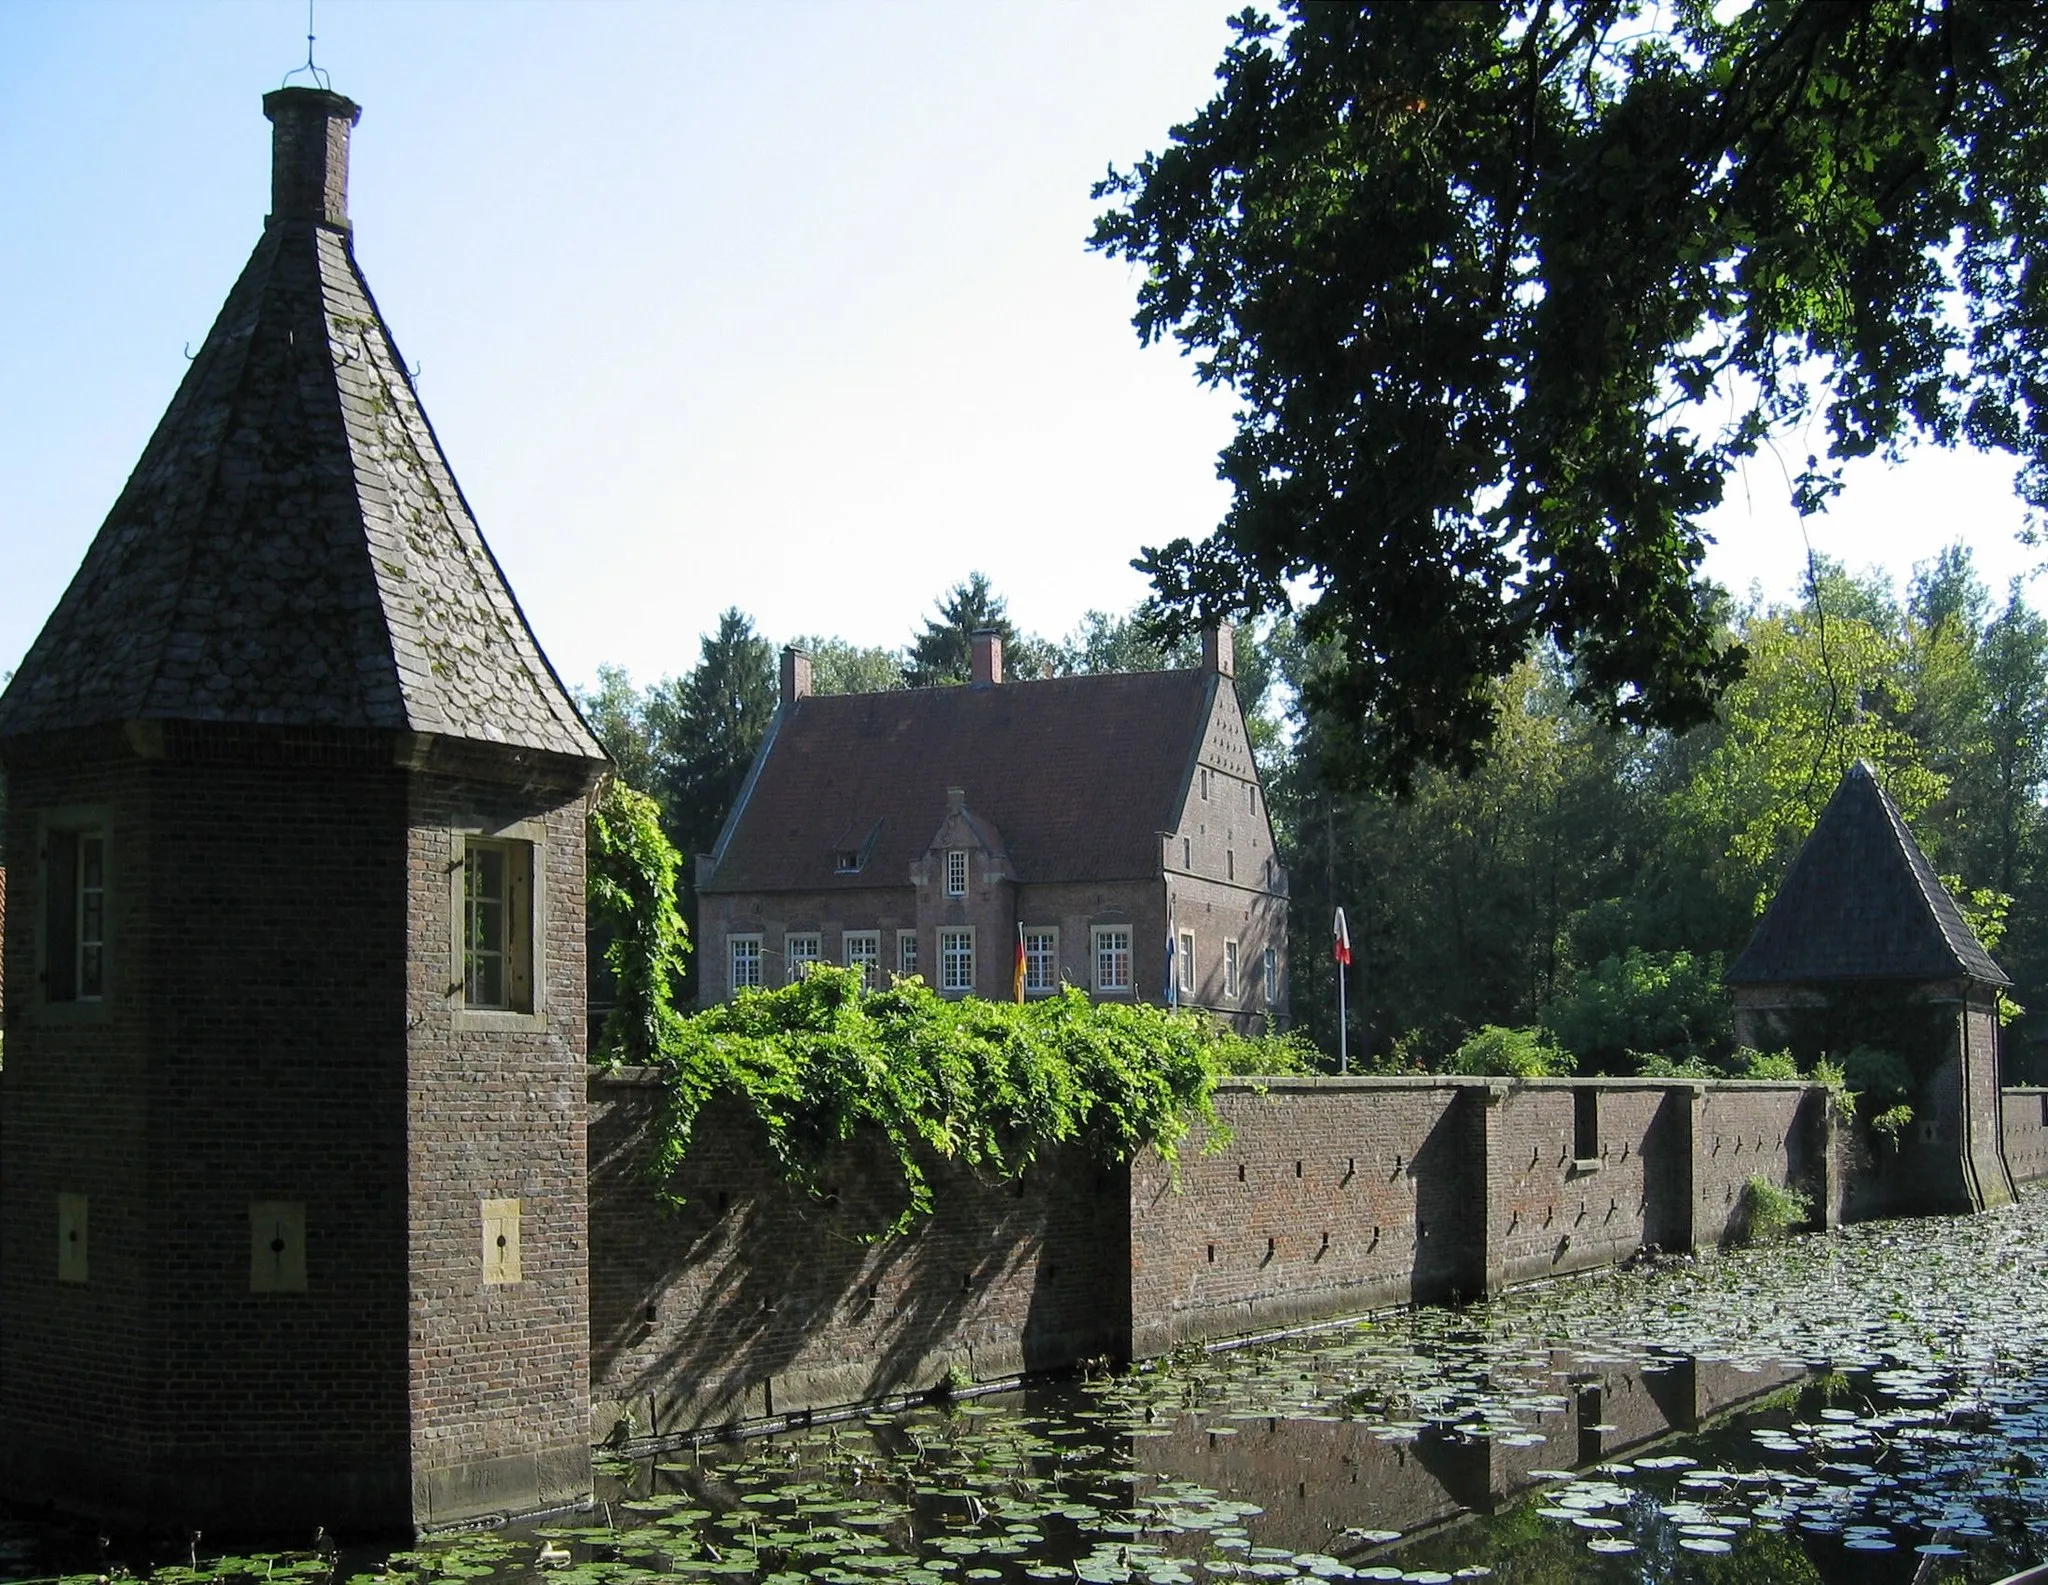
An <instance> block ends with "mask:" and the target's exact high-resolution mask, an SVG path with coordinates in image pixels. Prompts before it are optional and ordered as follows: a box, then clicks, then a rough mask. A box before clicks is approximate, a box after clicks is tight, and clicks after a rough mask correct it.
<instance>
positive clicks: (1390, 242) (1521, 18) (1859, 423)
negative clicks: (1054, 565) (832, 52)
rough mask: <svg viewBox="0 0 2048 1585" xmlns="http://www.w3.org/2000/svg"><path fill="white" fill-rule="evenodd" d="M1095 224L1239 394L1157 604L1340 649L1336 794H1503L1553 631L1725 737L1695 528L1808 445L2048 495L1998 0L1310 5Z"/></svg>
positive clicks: (2040, 311)
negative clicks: (1529, 674)
mask: <svg viewBox="0 0 2048 1585" xmlns="http://www.w3.org/2000/svg"><path fill="white" fill-rule="evenodd" d="M1236 27H1237V30H1238V35H1239V36H1238V39H1237V41H1236V42H1235V43H1234V44H1233V45H1232V46H1231V47H1230V49H1229V50H1228V51H1227V53H1226V55H1225V57H1224V60H1223V63H1222V65H1221V67H1220V68H1219V71H1218V77H1219V80H1220V84H1221V86H1220V88H1219V89H1218V91H1217V94H1216V97H1215V98H1214V100H1213V101H1212V102H1211V103H1210V104H1209V105H1207V106H1206V107H1204V108H1203V109H1202V110H1201V111H1200V112H1199V113H1198V114H1197V115H1195V116H1194V117H1193V118H1192V119H1191V120H1190V121H1189V122H1188V123H1187V124H1185V125H1184V126H1181V127H1178V128H1176V129H1175V130H1174V134H1173V142H1172V144H1171V145H1170V146H1169V147H1168V148H1167V149H1166V150H1165V151H1164V152H1162V153H1157V154H1151V155H1147V156H1146V157H1145V158H1144V159H1143V160H1141V161H1140V162H1139V163H1138V164H1137V165H1136V166H1135V167H1134V168H1133V169H1131V170H1129V171H1127V172H1112V173H1111V175H1110V176H1109V178H1108V179H1107V180H1106V181H1104V182H1103V183H1102V184H1101V185H1100V187H1099V188H1098V189H1097V196H1098V197H1101V198H1106V199H1108V200H1110V202H1111V204H1112V207H1111V208H1110V209H1109V210H1108V212H1107V213H1105V214H1104V215H1103V216H1102V217H1101V218H1100V219H1099V220H1098V222H1097V226H1096V231H1095V236H1094V243H1095V246H1096V247H1098V248H1100V249H1102V250H1104V251H1106V252H1108V253H1109V254H1111V255H1113V256H1116V257H1120V258H1124V259H1128V260H1130V261H1132V262H1133V263H1136V264H1138V265H1139V266H1141V279H1142V284H1141V286H1140V287H1139V290H1138V311H1137V316H1136V321H1135V322H1136V325H1137V327H1138V331H1139V334H1140V336H1141V338H1142V339H1144V340H1146V341H1152V340H1156V339H1160V338H1164V337H1168V336H1171V337H1173V338H1175V339H1177V340H1178V341H1180V342H1181V344H1182V345H1183V347H1184V348H1185V349H1186V350H1187V351H1188V352H1189V353H1191V354H1192V355H1193V356H1194V357H1195V358H1196V360H1197V369H1198V373H1199V375H1200V377H1201V378H1202V379H1204V380H1205V381H1208V382H1211V383H1216V384H1222V385H1226V386H1228V387H1229V388H1230V389H1231V390H1232V391H1233V393H1234V394H1235V395H1236V396H1237V397H1238V399H1239V401H1240V404H1241V416H1240V427H1239V431H1238V434H1237V437H1236V438H1235V440H1233V441H1232V443H1231V444H1230V445H1229V446H1228V447H1227V448H1226V449H1225V451H1224V452H1223V454H1222V458H1221V461H1220V464H1219V467H1220V471H1221V472H1222V474H1223V475H1224V477H1225V478H1227V479H1228V480H1229V481H1230V483H1231V485H1232V486H1233V489H1234V492H1235V493H1234V499H1233V503H1232V506H1231V509H1230V512H1229V515H1228V517H1227V518H1226V519H1225V521H1224V523H1223V524H1222V526H1221V527H1220V528H1219V530H1218V531H1217V533H1216V534H1215V535H1214V536H1213V537H1212V538H1211V539H1209V540H1207V541H1205V542H1203V543H1201V544H1194V543H1190V542H1189V541H1187V540H1178V541H1175V542H1174V543H1172V544H1169V545H1166V546H1163V547H1158V548H1154V549H1150V550H1147V551H1146V552H1145V554H1144V556H1143V558H1142V559H1141V561H1140V563H1139V565H1140V566H1141V567H1143V568H1144V569H1145V570H1146V571H1148V572H1149V573H1150V574H1151V575H1152V577H1153V579H1154V583H1155V587H1156V589H1157V593H1158V599H1159V602H1160V605H1161V608H1162V610H1163V611H1165V612H1166V613H1168V614H1169V615H1171V616H1172V617H1174V618H1176V619H1178V620H1181V621H1184V622H1193V621H1195V620H1198V619H1199V618H1200V617H1201V616H1202V615H1205V614H1210V613H1214V612H1216V611H1224V610H1232V609H1238V610H1242V609H1247V608H1249V609H1253V610H1258V609H1275V608H1278V609H1284V608H1285V607H1286V606H1287V604H1288V602H1289V597H1290V591H1292V590H1298V589H1299V588H1300V587H1301V585H1302V584H1303V583H1304V582H1308V583H1312V584H1313V586H1314V588H1315V591H1316V593H1315V597H1314V598H1313V600H1312V601H1311V602H1310V603H1309V604H1308V605H1307V607H1306V609H1305V610H1304V612H1303V614H1302V624H1303V629H1304V631H1305V633H1306V634H1307V636H1308V637H1309V638H1310V639H1311V640H1312V641H1314V642H1316V643H1318V644H1322V645H1325V646H1327V647H1328V649H1329V651H1330V655H1331V660H1330V663H1329V664H1328V665H1327V666H1326V667H1325V668H1323V669H1322V670H1321V671H1320V672H1319V673H1318V674H1317V675H1316V676H1315V677H1314V678H1313V679H1312V680H1311V685H1310V687H1309V689H1308V692H1307V696H1306V697H1307V700H1308V703H1309V704H1310V706H1311V707H1312V708H1313V709H1314V710H1316V711H1319V712H1321V713H1323V714H1325V715H1327V716H1328V717H1329V718H1330V719H1331V720H1333V721H1335V722H1337V723H1339V724H1341V726H1342V728H1343V729H1344V730H1343V731H1342V732H1341V733H1339V734H1337V735H1335V736H1334V737H1333V739H1332V741H1331V743H1330V744H1328V745H1327V746H1326V750H1325V759H1326V763H1327V765H1328V768H1329V769H1330V770H1331V771H1332V772H1333V773H1334V774H1337V775H1339V776H1342V777H1344V778H1345V779H1347V780H1349V781H1351V782H1354V783H1357V782H1372V783H1376V784H1379V785H1386V786H1394V787H1406V786H1408V785H1411V784H1412V782H1413V779H1414V775H1415V772H1416V771H1417V769H1418V768H1420V767H1422V766H1425V765H1437V766H1448V767H1454V768H1457V769H1460V770H1469V769H1471V768H1472V767H1473V766H1474V765H1476V763H1477V762H1478V757H1479V750H1480V748H1481V747H1482V746H1483V745H1484V744H1485V743H1486V742H1487V741H1488V740H1489V739H1490V738H1491V737H1492V736H1493V733H1494V730H1495V727H1496V724H1497V719H1498V703H1499V701H1498V699H1497V697H1496V695H1495V694H1494V692H1493V686H1492V685H1493V684H1494V683H1495V682H1496V681H1498V680H1499V679H1501V678H1503V677H1505V676H1506V675H1507V674H1508V673H1509V672H1510V671H1511V670H1512V669H1513V668H1514V667H1515V666H1516V665H1517V664H1518V663H1519V662H1520V661H1521V660H1522V659H1523V657H1524V656H1525V655H1526V654H1527V653H1528V652H1529V650H1530V649H1531V647H1532V646H1533V645H1534V644H1536V643H1539V642H1548V643H1550V644H1552V645H1554V646H1556V647H1557V648H1558V649H1559V650H1560V651H1561V652H1563V653H1564V654H1566V655H1568V656H1570V657H1571V659H1572V662H1573V672H1572V676H1573V680H1574V685H1575V687H1576V689H1577V691H1578V696H1579V698H1580V700H1581V701H1582V702H1583V703H1584V704H1586V705H1587V706H1588V707H1589V708H1590V709H1592V710H1594V711H1595V712H1596V713H1597V714H1598V716H1599V717H1600V718H1602V719H1604V720H1607V721H1612V722H1620V723H1629V724H1634V725H1638V726H1657V727H1666V728H1684V727H1688V726H1692V725H1696V724H1699V723H1702V722H1704V721H1706V720H1707V719H1709V717H1710V715H1711V709H1712V702H1713V700H1714V699H1715V697H1716V696H1717V695H1718V693H1719V692H1720V691H1721V689H1722V688H1724V687H1725V686H1726V685H1727V684H1728V682H1729V681H1730V680H1731V679H1732V678H1733V677H1734V676H1735V675H1736V674H1737V672H1738V670H1739V667H1740V662H1741V652H1740V650H1739V649H1736V648H1733V647H1730V646H1729V645H1727V644H1726V643H1725V642H1724V639H1723V635H1722V634H1721V632H1720V631H1719V629H1718V626H1717V624H1716V623H1715V621H1714V620H1713V614H1712V610H1711V602H1710V601H1709V599H1708V598H1707V595H1706V591H1705V590H1703V588H1702V587H1701V585H1700V583H1699V580H1698V577H1697V569H1698V566H1699V562H1700V558H1701V555H1702V552H1703V548H1704V547H1703V542H1702V539H1701V536H1700V532H1699V528H1698V525H1699V522H1700V520H1701V518H1702V516H1703V514H1704V513H1706V512H1707V511H1708V510H1709V509H1710V508H1711V507H1713V506H1714V505H1715V504H1716V503H1718V502H1719V500H1720V499H1721V497H1722V494H1723V490H1724V488H1725V485H1726V481H1727V480H1728V478H1729V477H1730V475H1731V473H1732V471H1733V470H1734V469H1735V468H1736V467H1738V466H1739V465H1740V464H1741V463H1742V462H1743V461H1744V459H1746V458H1748V457H1749V456H1751V455H1752V454H1753V453H1754V452H1755V451H1756V449H1757V447H1758V446H1759V445H1760V444H1761V443H1762V442H1763V440H1764V439H1765V438H1766V437H1767V436H1768V435H1770V434H1772V433H1774V432H1783V431H1787V430H1791V429H1796V428H1799V427H1802V426H1804V425H1805V424H1807V423H1808V422H1809V421H1811V422H1812V425H1813V427H1814V429H1815V430H1817V431H1818V432H1819V433H1821V434H1824V435H1825V436H1826V441H1825V453H1826V454H1825V456H1822V457H1815V458H1809V459H1807V460H1806V462H1805V464H1804V466H1802V467H1800V468H1799V469H1798V472H1797V477H1796V479H1795V481H1794V490H1793V494H1794V498H1795V501H1796V503H1797V504H1798V505H1799V506H1800V507H1801V509H1802V510H1817V509H1818V508H1819V507H1820V506H1821V505H1822V504H1824V503H1825V502H1826V500H1827V499H1828V498H1829V497H1830V496H1831V495H1832V494H1833V493H1834V491H1835V490H1836V488H1837V487H1838V468H1839V464H1840V462H1841V461H1842V460H1843V459H1847V458H1853V457H1859V456H1864V455H1869V454H1873V453H1875V454H1879V455H1886V456H1889V455H1895V454H1897V453H1898V452H1899V451H1900V450H1901V449H1902V448H1903V447H1904V446H1905V445H1907V444H1909V443H1910V442H1912V441H1913V440H1915V439H1922V438H1924V439H1932V440H1934V441H1936V442H1938V443H1942V444H1951V443H1955V442H1957V441H1968V442H1969V443H1971V444H1974V445H1978V446H1983V447H1990V448H2002V449H2005V450H2008V451H2011V452H2013V453H2015V454H2016V455H2017V456H2018V457H2020V458H2021V460H2022V462H2023V465H2024V466H2023V469H2022V474H2021V484H2022V490H2023V493H2024V494H2025V495H2026V497H2027V499H2028V500H2029V501H2030V502H2032V503H2033V504H2034V505H2036V506H2040V505H2043V504H2048V424H2044V423H2043V422H2042V421H2041V419H2040V403H2039V400H2038V393H2039V381H2040V379H2041V375H2042V354H2041V351H2040V349H2041V348H2042V347H2043V346H2044V345H2048V290H2044V288H2043V285H2042V282H2041V279H2040V272H2039V270H2038V269H2037V268H2036V261H2037V260H2038V259H2039V257H2040V256H2041V254H2042V252H2043V246H2044V243H2048V197H2044V191H2048V188H2044V183H2043V176H2044V173H2048V129H2044V123H2043V122H2042V120H2041V117H2040V114H2039V106H2040V105H2041V103H2043V102H2044V99H2048V52H2044V51H2043V49H2042V45H2043V43H2044V42H2048V12H2044V11H2043V10H2042V9H2041V8H2040V7H2037V6H2031V5H2017V4H2014V5H1999V4H1989V3H1984V0H1962V3H1955V4H1948V5H1925V4H1916V3H1908V0H1881V3H1877V4H1868V5H1850V4H1816V3H1812V0H1755V3H1754V4H1750V5H1746V6H1742V7H1739V8H1737V7H1721V6H1715V5H1712V4H1710V3H1709V0H1678V3H1677V4H1675V5H1673V6H1670V7H1666V8H1660V9H1655V10H1653V9H1650V8H1647V7H1644V6H1641V5H1636V4H1630V3H1626V0H1506V3H1502V4H1497V5H1469V4H1433V3H1417V0H1380V3H1365V4H1357V5H1312V4H1308V3H1306V0H1293V3H1291V4H1289V5H1288V6H1287V7H1286V13H1285V18H1284V20H1283V21H1281V22H1275V21H1273V20H1271V19H1270V18H1268V17H1266V16H1264V15H1261V14H1260V13H1258V12H1256V11H1251V10H1247V11H1246V12H1245V13H1244V14H1243V15H1242V16H1241V17H1239V18H1238V19H1237V22H1236Z"/></svg>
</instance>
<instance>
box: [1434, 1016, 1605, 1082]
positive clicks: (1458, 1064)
mask: <svg viewBox="0 0 2048 1585" xmlns="http://www.w3.org/2000/svg"><path fill="white" fill-rule="evenodd" d="M1576 1065H1577V1064H1576V1063H1574V1061H1573V1060H1572V1055H1571V1053H1570V1052H1568V1051H1562V1050H1560V1049H1558V1047H1557V1046H1556V1045H1555V1044H1553V1043H1552V1042H1551V1040H1550V1037H1549V1036H1548V1035H1546V1034H1545V1033H1544V1032H1543V1031H1542V1030H1540V1029H1503V1028H1501V1027H1500V1025H1498V1024H1488V1025H1486V1026H1485V1027H1484V1028H1483V1029H1481V1030H1479V1031H1478V1033H1476V1034H1474V1035H1473V1036H1472V1037H1471V1038H1470V1039H1469V1040H1467V1041H1465V1043H1464V1044H1463V1045H1461V1046H1459V1047H1458V1049H1457V1050H1456V1051H1454V1052H1452V1053H1451V1055H1450V1059H1449V1060H1448V1061H1447V1062H1445V1063H1444V1064H1443V1067H1442V1070H1441V1071H1443V1072H1445V1073H1470V1074H1480V1075H1485V1076H1487V1077H1493V1078H1510V1079H1555V1078H1562V1077H1563V1076H1564V1075H1566V1074H1568V1073H1570V1072H1572V1070H1573V1069H1574V1067H1576Z"/></svg>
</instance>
